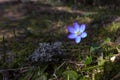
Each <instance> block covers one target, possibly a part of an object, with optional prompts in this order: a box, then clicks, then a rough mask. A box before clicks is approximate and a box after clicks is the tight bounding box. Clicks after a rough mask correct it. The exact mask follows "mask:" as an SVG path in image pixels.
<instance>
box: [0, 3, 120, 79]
mask: <svg viewBox="0 0 120 80" xmlns="http://www.w3.org/2000/svg"><path fill="white" fill-rule="evenodd" d="M73 22H78V23H80V24H82V23H84V24H86V25H87V26H86V32H87V34H88V36H87V37H86V38H85V39H83V40H82V41H81V42H80V44H75V43H74V42H73V41H72V40H69V39H68V38H67V35H68V31H67V27H68V25H71V24H73ZM55 41H60V42H62V43H63V45H64V48H65V49H70V50H69V51H68V52H69V55H70V57H69V58H70V59H69V61H73V62H74V63H76V64H77V63H79V62H80V63H81V62H82V61H85V59H86V56H91V54H92V59H94V58H95V60H92V62H93V64H89V65H86V66H85V67H84V68H83V69H82V70H83V72H84V71H86V72H85V74H83V75H81V72H80V71H79V70H78V68H76V67H77V65H73V64H71V63H69V64H66V65H65V66H64V68H65V69H66V70H69V69H70V70H74V72H77V74H78V75H79V73H80V75H81V76H80V78H81V80H90V79H92V80H115V79H114V78H116V76H117V78H118V79H120V78H119V76H120V75H119V72H120V69H119V67H120V63H118V62H119V61H120V59H117V60H118V61H116V62H111V61H110V58H111V57H112V56H115V55H117V57H119V56H118V55H119V54H120V10H113V9H108V8H104V7H93V6H82V5H81V6H66V5H51V4H45V3H36V2H34V3H19V2H18V3H17V2H15V3H14V2H13V3H11V2H10V3H8V2H5V3H2V2H1V3H0V73H1V70H3V69H14V68H15V69H16V68H20V67H26V66H28V65H30V62H28V61H26V57H28V56H29V55H30V54H32V52H33V51H34V50H35V49H36V48H37V47H38V46H39V43H40V42H41V43H42V42H55ZM105 42H106V44H107V45H106V44H104V43H105ZM103 44H104V45H103ZM97 48H98V49H97ZM91 49H92V51H91ZM101 55H102V60H101V61H99V59H100V58H101ZM82 59H83V60H82ZM96 59H97V60H96ZM94 61H97V62H98V64H94ZM101 63H102V64H101ZM99 64H101V65H102V69H101V67H100V68H98V67H96V66H97V65H99ZM58 65H60V63H59V64H54V65H53V66H52V69H53V70H54V68H55V69H56V67H57V66H58ZM66 66H67V67H66ZM37 69H39V68H37ZM47 69H49V68H48V67H47ZM95 70H97V71H98V72H96V71H95ZM35 71H37V70H35ZM62 71H63V72H64V74H67V72H66V73H65V70H64V69H62V70H61V72H58V76H59V79H58V80H66V79H64V78H63V77H61V76H62V75H61V74H59V73H62ZM91 71H92V72H93V73H94V72H96V73H95V74H92V73H90V72H91ZM99 71H100V72H99ZM27 73H28V74H29V75H27V74H26V73H24V75H23V74H22V75H20V76H22V77H20V76H16V77H14V78H12V77H13V75H12V77H11V76H9V77H8V78H10V79H15V80H25V79H28V77H29V79H28V80H37V79H36V78H38V77H36V75H35V73H36V74H37V72H34V73H32V72H31V71H28V72H27ZM30 73H32V75H30ZM45 73H48V74H44V75H45V76H46V75H47V77H48V79H49V78H51V80H53V79H52V78H53V76H52V75H50V74H51V73H52V72H51V70H50V71H49V70H48V72H47V71H45ZM2 75H3V77H6V76H8V75H9V72H8V74H6V75H4V73H3V72H2V74H1V77H0V78H2ZM25 75H27V77H25ZM74 75H76V73H75V74H74ZM88 75H89V76H88ZM93 75H95V79H93V77H92V76H93ZM31 76H32V77H33V78H31ZM45 76H44V77H45ZM96 76H97V77H96ZM98 76H99V77H98ZM17 77H20V78H19V79H18V78H17ZM42 79H43V78H42ZM118 79H116V80H118ZM8 80H9V79H8ZM43 80H46V79H43ZM67 80H69V79H67ZM70 80H71V79H70ZM74 80H77V79H76V78H75V79H74ZM78 80H79V79H78Z"/></svg>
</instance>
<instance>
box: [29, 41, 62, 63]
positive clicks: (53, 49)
mask: <svg viewBox="0 0 120 80" xmlns="http://www.w3.org/2000/svg"><path fill="white" fill-rule="evenodd" d="M61 46H62V43H61V42H54V43H40V44H39V47H38V48H37V49H36V50H35V51H34V52H33V53H32V55H30V60H31V61H32V62H50V61H57V60H59V57H60V56H62V55H63V50H62V49H61Z"/></svg>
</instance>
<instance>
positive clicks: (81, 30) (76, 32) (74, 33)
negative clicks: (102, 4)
mask: <svg viewBox="0 0 120 80" xmlns="http://www.w3.org/2000/svg"><path fill="white" fill-rule="evenodd" d="M85 28H86V25H85V24H81V25H79V24H78V23H77V22H75V23H73V26H68V31H69V32H70V34H69V35H68V38H69V39H74V40H75V42H76V43H80V41H81V39H82V38H85V37H86V36H87V33H86V32H85Z"/></svg>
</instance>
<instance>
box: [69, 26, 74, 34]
mask: <svg viewBox="0 0 120 80" xmlns="http://www.w3.org/2000/svg"><path fill="white" fill-rule="evenodd" d="M68 31H69V32H70V33H75V32H76V31H75V29H74V28H73V27H71V26H68Z"/></svg>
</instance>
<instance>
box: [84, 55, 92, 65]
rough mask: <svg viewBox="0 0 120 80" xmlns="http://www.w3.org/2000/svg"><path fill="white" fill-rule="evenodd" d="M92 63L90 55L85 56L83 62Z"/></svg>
mask: <svg viewBox="0 0 120 80" xmlns="http://www.w3.org/2000/svg"><path fill="white" fill-rule="evenodd" d="M91 63H92V57H91V56H90V57H89V56H87V58H86V60H85V64H87V65H88V64H91Z"/></svg>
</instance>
